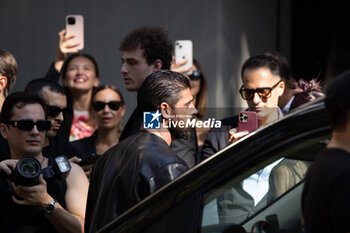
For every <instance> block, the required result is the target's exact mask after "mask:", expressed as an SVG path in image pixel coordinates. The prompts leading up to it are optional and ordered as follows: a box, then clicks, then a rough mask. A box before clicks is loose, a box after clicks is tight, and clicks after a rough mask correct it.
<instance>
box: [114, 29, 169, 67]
mask: <svg viewBox="0 0 350 233" xmlns="http://www.w3.org/2000/svg"><path fill="white" fill-rule="evenodd" d="M137 48H140V49H143V56H144V57H145V59H146V60H147V64H148V65H152V64H153V63H154V62H155V61H156V60H157V59H159V60H161V61H162V67H161V69H165V70H168V69H170V65H171V61H172V55H173V43H172V42H171V41H170V40H169V38H168V33H167V32H166V31H164V29H162V28H159V27H150V26H144V27H140V28H137V29H135V30H133V31H131V32H130V33H129V34H128V35H127V36H126V37H125V38H124V39H123V40H122V42H121V43H120V47H119V50H120V51H133V50H136V49H137Z"/></svg>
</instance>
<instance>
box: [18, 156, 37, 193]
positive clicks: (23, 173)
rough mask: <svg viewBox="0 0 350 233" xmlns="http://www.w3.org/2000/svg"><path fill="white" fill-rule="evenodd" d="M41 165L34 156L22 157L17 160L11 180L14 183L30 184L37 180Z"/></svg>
mask: <svg viewBox="0 0 350 233" xmlns="http://www.w3.org/2000/svg"><path fill="white" fill-rule="evenodd" d="M40 172H41V165H40V163H39V161H38V160H36V159H34V158H29V157H28V158H23V159H20V160H19V161H18V162H17V165H16V168H15V170H14V173H13V177H12V180H13V182H14V183H15V184H16V185H23V186H32V185H36V184H37V183H38V182H39V176H40Z"/></svg>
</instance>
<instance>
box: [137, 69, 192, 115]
mask: <svg viewBox="0 0 350 233" xmlns="http://www.w3.org/2000/svg"><path fill="white" fill-rule="evenodd" d="M190 87H191V84H190V82H189V81H188V79H187V78H186V77H185V76H184V75H182V74H180V73H177V72H173V71H170V70H160V71H157V72H154V73H152V74H150V75H149V76H148V77H147V78H146V79H145V81H144V82H143V83H142V85H141V88H140V90H139V92H138V94H137V106H139V108H140V111H141V112H144V111H157V110H159V107H160V104H161V103H163V102H166V103H168V104H169V105H170V107H172V108H173V107H174V106H175V104H176V103H177V102H178V101H179V99H180V98H181V96H180V92H181V91H182V90H185V89H187V88H190Z"/></svg>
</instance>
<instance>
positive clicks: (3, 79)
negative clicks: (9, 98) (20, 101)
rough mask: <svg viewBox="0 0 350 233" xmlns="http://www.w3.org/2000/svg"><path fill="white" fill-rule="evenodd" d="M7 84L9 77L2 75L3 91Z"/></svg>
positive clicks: (0, 78) (0, 85) (0, 80)
mask: <svg viewBox="0 0 350 233" xmlns="http://www.w3.org/2000/svg"><path fill="white" fill-rule="evenodd" d="M6 85H7V78H6V76H3V75H0V91H1V92H2V91H3V90H4V89H5V87H6Z"/></svg>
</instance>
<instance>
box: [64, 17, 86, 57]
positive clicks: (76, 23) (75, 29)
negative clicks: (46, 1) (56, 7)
mask: <svg viewBox="0 0 350 233" xmlns="http://www.w3.org/2000/svg"><path fill="white" fill-rule="evenodd" d="M66 35H67V36H72V35H74V37H72V38H70V42H71V43H72V44H79V45H78V46H77V47H75V48H76V49H78V50H82V49H83V48H84V17H83V16H82V15H67V16H66Z"/></svg>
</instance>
